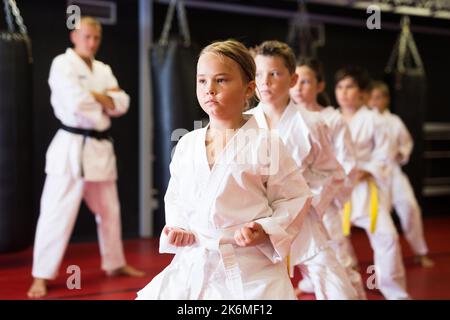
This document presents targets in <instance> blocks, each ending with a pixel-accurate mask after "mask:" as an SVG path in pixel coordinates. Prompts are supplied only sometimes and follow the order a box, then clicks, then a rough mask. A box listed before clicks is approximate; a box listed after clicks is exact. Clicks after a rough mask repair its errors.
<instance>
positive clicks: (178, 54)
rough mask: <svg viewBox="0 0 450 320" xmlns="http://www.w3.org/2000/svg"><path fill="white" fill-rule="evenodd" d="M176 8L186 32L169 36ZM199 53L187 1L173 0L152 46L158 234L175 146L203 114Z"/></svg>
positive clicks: (179, 22) (156, 225)
mask: <svg viewBox="0 0 450 320" xmlns="http://www.w3.org/2000/svg"><path fill="white" fill-rule="evenodd" d="M175 10H176V11H177V12H178V24H179V29H180V31H181V33H182V35H178V36H176V37H172V38H169V32H170V28H171V25H172V18H173V14H174V11H175ZM198 54H199V50H198V48H197V47H195V46H193V45H192V44H191V43H190V36H189V29H188V24H187V18H186V13H185V8H184V5H183V2H182V1H177V0H172V1H171V2H170V4H169V7H168V11H167V15H166V20H165V23H164V27H163V31H162V34H161V38H160V40H159V41H158V43H156V44H154V45H153V46H152V48H151V61H150V66H151V77H152V89H153V90H152V91H153V106H154V107H153V110H154V141H153V143H154V145H153V146H154V147H153V150H154V155H155V162H154V165H153V172H154V174H153V177H154V182H153V185H154V186H155V188H156V189H157V195H156V198H157V201H158V207H157V209H156V210H155V216H154V234H159V233H160V232H161V230H162V228H163V227H164V224H165V214H164V195H165V193H166V189H167V185H168V183H169V179H170V173H169V164H170V161H171V158H172V152H173V150H174V147H175V146H176V143H177V142H178V140H179V139H180V138H181V136H182V135H183V134H185V133H187V132H188V131H192V130H193V129H194V121H195V120H201V117H202V115H201V108H200V106H199V105H198V101H197V97H196V65H197V58H198ZM196 127H198V125H197V126H196ZM200 127H201V126H200Z"/></svg>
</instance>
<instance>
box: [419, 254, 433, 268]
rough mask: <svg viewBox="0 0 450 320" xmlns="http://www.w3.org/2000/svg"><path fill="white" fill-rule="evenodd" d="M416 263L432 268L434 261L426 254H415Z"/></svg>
mask: <svg viewBox="0 0 450 320" xmlns="http://www.w3.org/2000/svg"><path fill="white" fill-rule="evenodd" d="M415 261H416V263H418V264H420V265H421V266H422V267H423V268H432V267H434V261H433V260H431V259H430V258H428V256H426V255H423V256H416V258H415Z"/></svg>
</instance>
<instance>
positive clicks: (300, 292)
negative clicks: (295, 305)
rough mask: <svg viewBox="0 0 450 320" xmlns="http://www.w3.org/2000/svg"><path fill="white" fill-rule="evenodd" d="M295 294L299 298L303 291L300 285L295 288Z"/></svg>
mask: <svg viewBox="0 0 450 320" xmlns="http://www.w3.org/2000/svg"><path fill="white" fill-rule="evenodd" d="M294 293H295V296H296V297H297V298H298V297H299V296H300V295H301V294H302V293H303V292H302V290H300V289H299V288H298V287H297V288H295V289H294Z"/></svg>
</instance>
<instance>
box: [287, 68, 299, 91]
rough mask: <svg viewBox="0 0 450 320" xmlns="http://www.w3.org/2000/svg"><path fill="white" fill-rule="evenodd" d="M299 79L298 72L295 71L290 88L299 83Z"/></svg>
mask: <svg viewBox="0 0 450 320" xmlns="http://www.w3.org/2000/svg"><path fill="white" fill-rule="evenodd" d="M297 80H298V74H297V73H296V72H294V73H293V74H292V75H291V83H290V85H289V88H292V87H293V86H295V85H296V83H297Z"/></svg>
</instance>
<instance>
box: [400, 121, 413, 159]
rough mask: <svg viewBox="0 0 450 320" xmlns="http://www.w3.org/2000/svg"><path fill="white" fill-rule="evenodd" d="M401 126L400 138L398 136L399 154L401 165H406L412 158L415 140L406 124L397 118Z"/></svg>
mask: <svg viewBox="0 0 450 320" xmlns="http://www.w3.org/2000/svg"><path fill="white" fill-rule="evenodd" d="M397 120H398V125H399V136H398V139H397V140H398V142H397V143H398V145H399V149H398V150H399V153H400V164H401V165H405V164H406V163H408V161H409V157H410V156H411V152H412V149H413V146H414V144H413V139H412V137H411V134H410V133H409V131H408V128H406V126H405V124H404V123H403V121H402V120H401V119H400V118H397Z"/></svg>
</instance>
